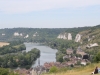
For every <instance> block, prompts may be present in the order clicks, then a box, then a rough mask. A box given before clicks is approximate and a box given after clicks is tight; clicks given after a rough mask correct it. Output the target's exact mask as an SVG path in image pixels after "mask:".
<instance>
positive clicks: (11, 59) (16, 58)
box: [0, 48, 40, 68]
mask: <svg viewBox="0 0 100 75" xmlns="http://www.w3.org/2000/svg"><path fill="white" fill-rule="evenodd" d="M39 56H40V51H39V50H38V49H36V48H34V49H32V50H31V51H29V52H27V53H26V52H22V53H16V54H6V55H3V57H2V56H1V57H0V66H1V67H3V68H14V67H15V68H16V67H25V68H30V66H31V65H32V63H34V61H35V60H36V59H37V58H38V57H39Z"/></svg>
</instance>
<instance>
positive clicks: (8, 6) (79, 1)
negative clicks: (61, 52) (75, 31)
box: [0, 0, 100, 29]
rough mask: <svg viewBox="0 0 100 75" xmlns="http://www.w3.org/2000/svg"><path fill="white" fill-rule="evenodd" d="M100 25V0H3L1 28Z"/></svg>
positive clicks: (1, 3) (0, 1)
mask: <svg viewBox="0 0 100 75" xmlns="http://www.w3.org/2000/svg"><path fill="white" fill-rule="evenodd" d="M98 24H100V0H0V29H2V28H18V27H25V28H26V27H28V28H73V27H84V26H95V25H98Z"/></svg>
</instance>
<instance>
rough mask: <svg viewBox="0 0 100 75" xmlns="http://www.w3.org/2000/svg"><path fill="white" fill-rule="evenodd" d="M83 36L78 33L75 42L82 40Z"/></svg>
mask: <svg viewBox="0 0 100 75" xmlns="http://www.w3.org/2000/svg"><path fill="white" fill-rule="evenodd" d="M81 37H82V35H80V34H77V35H76V37H75V42H81Z"/></svg>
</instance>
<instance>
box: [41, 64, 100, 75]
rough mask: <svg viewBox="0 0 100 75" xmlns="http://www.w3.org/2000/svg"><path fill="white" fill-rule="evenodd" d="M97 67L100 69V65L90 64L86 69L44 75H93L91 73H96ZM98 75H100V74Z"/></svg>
mask: <svg viewBox="0 0 100 75" xmlns="http://www.w3.org/2000/svg"><path fill="white" fill-rule="evenodd" d="M96 66H98V67H100V63H98V64H90V65H88V66H86V67H81V68H76V69H73V70H68V71H66V72H58V73H52V74H43V75H91V72H93V71H94V69H95V67H96ZM96 75H100V73H99V74H96Z"/></svg>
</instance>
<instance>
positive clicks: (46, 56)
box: [24, 43, 57, 67]
mask: <svg viewBox="0 0 100 75" xmlns="http://www.w3.org/2000/svg"><path fill="white" fill-rule="evenodd" d="M24 44H25V45H26V52H28V51H30V50H31V49H33V48H37V49H39V50H40V58H39V60H40V65H43V64H44V63H45V62H56V52H57V50H56V49H52V48H50V47H48V46H45V45H41V44H39V43H24ZM35 66H38V59H37V60H36V62H35V64H33V65H32V67H35Z"/></svg>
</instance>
